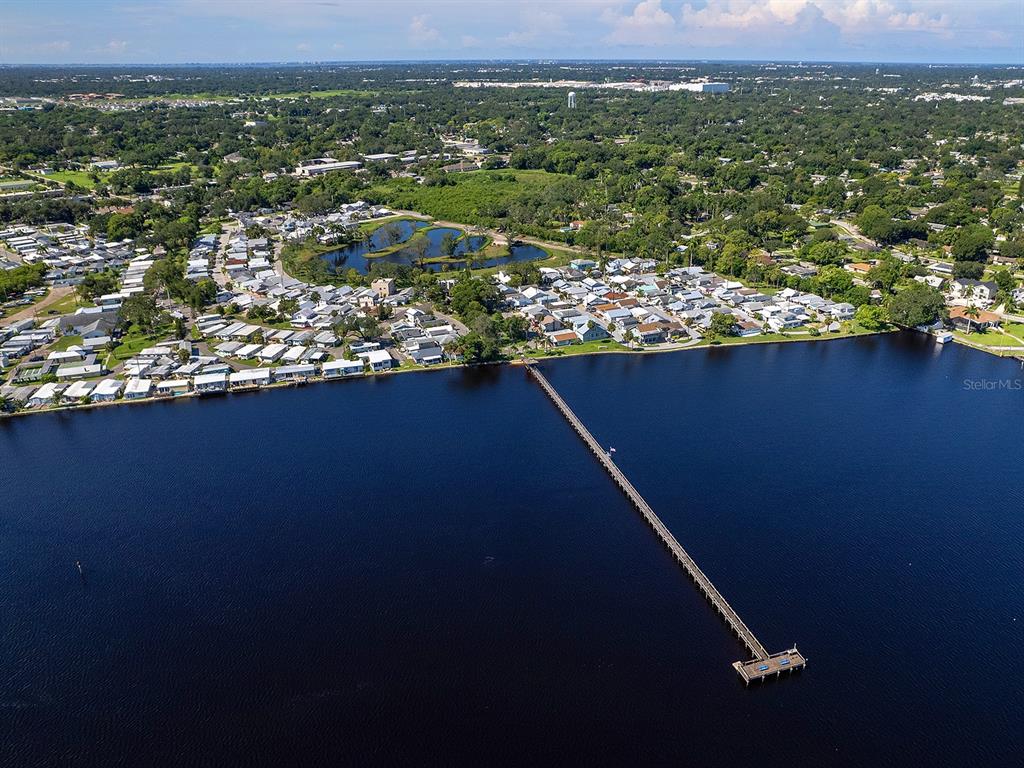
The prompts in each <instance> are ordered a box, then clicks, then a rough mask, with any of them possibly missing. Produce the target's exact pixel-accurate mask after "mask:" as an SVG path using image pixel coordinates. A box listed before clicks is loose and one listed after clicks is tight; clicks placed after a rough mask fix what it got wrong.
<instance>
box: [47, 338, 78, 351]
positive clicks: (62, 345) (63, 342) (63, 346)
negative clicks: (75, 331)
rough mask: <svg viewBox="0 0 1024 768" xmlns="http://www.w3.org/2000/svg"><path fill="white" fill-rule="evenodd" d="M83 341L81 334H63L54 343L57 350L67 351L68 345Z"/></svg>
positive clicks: (54, 348) (71, 345)
mask: <svg viewBox="0 0 1024 768" xmlns="http://www.w3.org/2000/svg"><path fill="white" fill-rule="evenodd" d="M81 343H82V337H81V336H61V337H60V338H59V339H58V340H57V343H56V344H54V345H53V350H54V351H55V352H67V350H68V347H73V346H76V345H79V344H81Z"/></svg>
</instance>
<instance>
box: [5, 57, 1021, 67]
mask: <svg viewBox="0 0 1024 768" xmlns="http://www.w3.org/2000/svg"><path fill="white" fill-rule="evenodd" d="M547 63H550V64H745V65H753V64H796V65H806V66H811V65H834V64H845V65H864V66H879V65H884V66H904V67H913V66H918V67H919V66H929V67H998V68H1006V69H1024V61H1022V62H1000V61H891V60H890V61H886V60H880V59H879V60H871V59H800V58H777V59H775V58H772V59H735V58H721V59H715V58H707V57H702V58H693V59H684V58H651V59H648V58H587V57H582V58H549V57H538V58H525V57H524V58H519V57H515V58H491V59H480V58H469V59H431V58H423V59H311V60H291V61H289V60H278V61H182V62H158V61H149V62H146V61H140V62H127V61H118V62H97V61H93V62H87V61H79V62H63V63H60V62H0V69H4V68H7V69H12V68H24V69H31V68H52V69H56V68H63V67H95V68H102V67H108V68H111V69H127V68H130V67H167V68H176V67H270V66H279V67H301V66H339V65H340V66H359V65H367V64H370V65H377V66H379V65H397V64H547Z"/></svg>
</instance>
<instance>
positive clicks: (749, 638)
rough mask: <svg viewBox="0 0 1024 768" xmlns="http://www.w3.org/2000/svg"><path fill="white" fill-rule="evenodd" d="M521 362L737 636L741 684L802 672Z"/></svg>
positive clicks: (795, 656) (543, 380) (793, 653)
mask: <svg viewBox="0 0 1024 768" xmlns="http://www.w3.org/2000/svg"><path fill="white" fill-rule="evenodd" d="M524 362H525V365H526V369H527V370H528V371H529V372H530V374H531V375H532V376H533V378H534V379H535V380H536V381H537V383H538V384H540V386H541V388H542V389H543V390H544V392H545V393H547V396H548V397H549V398H551V402H553V403H554V404H555V407H557V408H558V410H559V412H561V414H562V416H564V417H565V419H566V421H568V422H569V424H570V425H571V426H572V428H573V429H574V430H576V434H578V435H579V436H580V438H582V440H583V442H584V443H586V445H587V447H588V448H589V449H590V451H591V453H593V454H594V456H595V457H596V458H597V460H598V461H599V462H600V463H601V466H603V467H604V468H605V470H606V471H607V472H608V474H609V475H610V476H611V478H612V480H614V481H615V484H616V485H618V486H619V488H621V489H622V492H623V493H625V494H626V496H627V498H629V500H630V501H631V502H632V503H633V506H635V507H636V508H637V510H638V511H639V512H640V514H641V515H643V517H644V519H645V520H646V521H647V523H648V525H650V526H651V528H653V529H654V532H655V533H656V534H658V538H660V539H661V541H662V542H663V543H664V544H665V546H666V547H668V549H669V551H670V552H671V553H672V555H673V556H674V557H675V559H676V560H677V561H678V562H679V564H680V565H681V566H683V568H684V569H685V570H686V572H687V573H688V574H689V575H690V578H691V579H693V582H694V583H695V584H696V585H697V587H698V589H700V591H701V592H703V593H704V596H705V597H706V598H707V599H708V602H710V603H711V605H712V607H714V609H715V610H716V611H718V613H719V614H720V615H721V617H722V619H723V620H724V621H725V623H726V624H728V625H729V628H730V629H731V630H732V631H733V632H735V633H736V635H737V636H738V637H739V639H740V641H741V642H742V643H743V644H744V645H745V646H746V647H747V649H748V650H749V651H750V654H751V656H752V658H751V659H750V660H749V661H737V662H734V663H733V665H732V666H733V668H734V669H735V670H736V672H737V673H738V674H739V676H740V677H741V678H743V681H744V682H745V683H748V684H749V683H750V682H751V681H752V680H763V679H764V678H766V677H769V676H770V675H779V674H781V673H782V672H787V671H789V672H792V671H793V670H795V669H802V668H803V667H804V666H806V664H807V659H805V658H804V656H803V655H802V654H801V653H800V651H798V650H797V649H796V646H794V647H793V648H790V649H789V650H786V651H781V652H779V653H768V651H767V649H766V648H765V647H764V646H763V645H762V644H761V641H760V640H758V639H757V637H756V636H755V635H754V633H753V632H752V631H751V630H750V628H749V627H748V626H747V625H746V624H745V623H744V622H743V619H741V618H740V615H739V614H738V613H736V611H735V609H734V608H733V607H732V606H731V605H729V601H727V600H726V599H725V598H724V597H723V596H722V593H721V592H719V591H718V589H717V588H716V587H715V585H714V584H712V583H711V579H709V578H708V577H707V575H705V573H704V571H702V570H701V569H700V566H698V565H697V562H696V561H695V560H694V559H693V558H692V557H690V554H689V553H688V552H687V551H686V550H685V549H684V548H683V545H682V544H680V543H679V541H678V540H677V539H676V537H675V536H673V535H672V531H670V530H669V529H668V527H667V526H666V525H665V524H664V523H663V522H662V521H661V518H659V517H658V515H657V514H656V513H655V512H654V510H653V509H652V508H651V505H650V504H648V503H647V501H646V500H645V499H644V497H643V496H641V495H640V492H639V491H637V489H636V488H634V487H633V484H632V483H631V482H629V478H627V477H626V475H625V474H624V473H623V472H622V470H621V469H619V467H618V466H617V465H616V464H615V462H614V461H613V460H612V457H611V455H610V453H609V452H608V451H606V450H605V449H604V448H602V447H601V445H600V444H599V443H598V442H597V440H595V439H594V436H593V435H592V434H590V430H588V429H587V428H586V426H585V425H584V424H583V422H582V421H580V419H579V417H578V416H576V414H575V413H574V412H573V410H572V409H571V408H570V407H569V405H568V404H567V403H566V402H565V400H563V399H562V396H561V395H559V394H558V392H557V390H555V388H554V387H553V386H551V382H549V381H548V379H547V377H546V376H545V375H544V374H543V373H541V372H540V370H539V369H538V368H537V366H536V364H534V363H532V362H529V361H524Z"/></svg>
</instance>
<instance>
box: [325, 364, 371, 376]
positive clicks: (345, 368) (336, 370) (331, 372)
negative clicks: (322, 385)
mask: <svg viewBox="0 0 1024 768" xmlns="http://www.w3.org/2000/svg"><path fill="white" fill-rule="evenodd" d="M364 365H365V364H364V363H363V361H362V360H332V361H331V362H329V363H324V364H323V366H321V370H322V371H323V374H324V378H325V379H338V378H341V377H342V376H357V375H359V374H360V373H362V372H363V366H364Z"/></svg>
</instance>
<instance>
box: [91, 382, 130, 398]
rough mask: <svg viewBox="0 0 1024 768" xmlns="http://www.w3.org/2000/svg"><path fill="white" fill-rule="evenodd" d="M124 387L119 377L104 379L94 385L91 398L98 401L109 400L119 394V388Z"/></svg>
mask: <svg viewBox="0 0 1024 768" xmlns="http://www.w3.org/2000/svg"><path fill="white" fill-rule="evenodd" d="M123 387H124V382H122V381H120V380H119V379H104V380H103V381H101V382H99V383H98V384H97V385H96V389H94V390H93V391H92V399H93V400H95V401H96V402H98V403H104V402H109V401H111V400H116V399H117V396H118V395H119V394H121V389H122V388H123Z"/></svg>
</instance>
